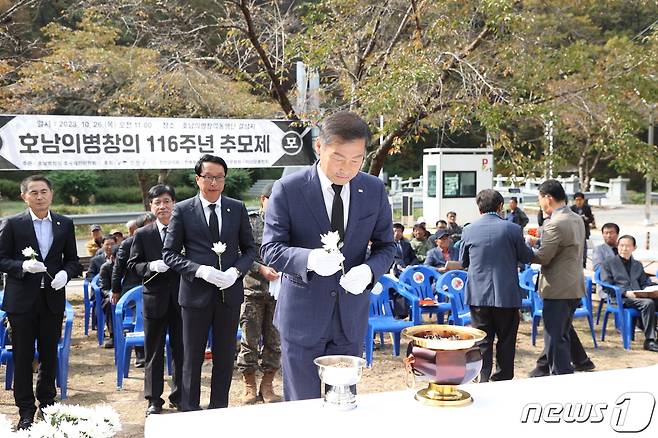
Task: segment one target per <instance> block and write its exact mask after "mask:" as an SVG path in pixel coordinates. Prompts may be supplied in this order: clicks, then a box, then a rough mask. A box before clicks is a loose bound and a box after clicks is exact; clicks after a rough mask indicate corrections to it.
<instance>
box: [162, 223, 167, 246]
mask: <svg viewBox="0 0 658 438" xmlns="http://www.w3.org/2000/svg"><path fill="white" fill-rule="evenodd" d="M166 238H167V227H166V226H164V227H162V243H164V241H165V239H166Z"/></svg>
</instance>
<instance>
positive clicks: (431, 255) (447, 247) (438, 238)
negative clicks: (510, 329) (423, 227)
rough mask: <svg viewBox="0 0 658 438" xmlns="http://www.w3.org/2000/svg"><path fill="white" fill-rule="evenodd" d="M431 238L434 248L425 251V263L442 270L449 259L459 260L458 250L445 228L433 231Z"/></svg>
mask: <svg viewBox="0 0 658 438" xmlns="http://www.w3.org/2000/svg"><path fill="white" fill-rule="evenodd" d="M432 237H433V240H434V243H435V245H436V248H434V249H432V250H430V251H429V252H428V253H427V258H426V259H425V265H427V266H432V267H434V268H437V270H438V271H439V272H443V271H444V268H445V265H446V262H448V261H450V260H459V251H458V250H457V249H456V248H455V247H454V246H453V244H452V239H450V236H449V235H448V232H447V231H446V230H438V231H437V232H436V233H434V236H432Z"/></svg>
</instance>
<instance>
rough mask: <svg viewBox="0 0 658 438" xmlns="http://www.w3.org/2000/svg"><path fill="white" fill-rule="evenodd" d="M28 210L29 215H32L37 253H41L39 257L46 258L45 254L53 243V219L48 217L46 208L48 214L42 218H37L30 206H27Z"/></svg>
mask: <svg viewBox="0 0 658 438" xmlns="http://www.w3.org/2000/svg"><path fill="white" fill-rule="evenodd" d="M28 211H29V212H30V216H32V225H33V226H34V233H35V234H36V235H37V243H38V244H39V253H40V254H41V258H42V259H43V260H46V256H47V255H48V252H49V251H50V247H51V246H52V244H53V219H52V218H51V217H50V210H48V214H47V215H46V217H44V218H43V219H39V218H38V217H37V215H36V214H34V212H33V211H32V209H31V208H28Z"/></svg>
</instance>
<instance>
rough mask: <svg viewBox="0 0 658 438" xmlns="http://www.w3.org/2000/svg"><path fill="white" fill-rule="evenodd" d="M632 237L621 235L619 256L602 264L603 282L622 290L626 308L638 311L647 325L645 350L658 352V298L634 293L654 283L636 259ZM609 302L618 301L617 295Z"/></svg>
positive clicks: (645, 326)
mask: <svg viewBox="0 0 658 438" xmlns="http://www.w3.org/2000/svg"><path fill="white" fill-rule="evenodd" d="M635 246H636V244H635V238H634V237H633V236H629V235H625V236H621V237H620V238H619V240H618V241H617V251H618V255H617V256H615V257H610V258H607V259H605V260H604V261H603V262H602V263H601V279H602V280H603V281H604V282H606V283H610V284H613V285H615V286H619V287H620V288H621V294H622V297H623V298H622V299H623V301H624V303H623V305H624V307H630V308H633V309H637V310H639V312H640V317H641V319H642V323H643V326H644V336H645V340H644V349H645V350H649V351H654V352H658V343H657V342H656V307H657V305H658V299H653V298H638V297H637V296H636V295H635V294H634V293H633V292H632V291H638V290H641V289H643V288H645V287H647V286H651V285H653V284H654V283H652V282H651V280H650V279H649V277H648V276H647V274H645V272H644V268H643V267H642V264H641V263H640V262H638V261H637V260H635V259H634V258H633V251H634V250H635ZM610 299H612V300H613V301H615V298H614V295H612V294H611V296H610Z"/></svg>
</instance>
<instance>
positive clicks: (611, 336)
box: [0, 281, 658, 437]
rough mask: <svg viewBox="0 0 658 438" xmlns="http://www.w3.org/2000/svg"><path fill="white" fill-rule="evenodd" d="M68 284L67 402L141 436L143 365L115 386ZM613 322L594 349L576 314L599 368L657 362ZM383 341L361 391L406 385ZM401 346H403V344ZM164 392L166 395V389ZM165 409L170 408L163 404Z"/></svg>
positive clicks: (526, 361) (524, 351) (522, 366)
mask: <svg viewBox="0 0 658 438" xmlns="http://www.w3.org/2000/svg"><path fill="white" fill-rule="evenodd" d="M68 289H69V292H68V298H69V301H71V303H72V304H73V306H74V308H75V312H76V313H75V321H74V326H73V339H72V350H71V358H70V373H69V386H68V393H69V398H68V399H67V400H66V403H67V404H79V405H82V406H89V405H93V404H97V403H109V404H111V405H112V406H113V407H114V408H115V409H116V410H117V411H118V412H119V414H120V416H121V420H122V424H123V432H122V433H121V434H120V435H119V436H122V437H140V436H143V431H144V411H145V409H146V402H145V400H144V399H143V384H144V373H143V370H142V369H136V368H134V367H131V369H130V377H129V378H128V379H125V380H124V385H123V390H121V391H117V389H116V370H115V368H114V350H106V349H103V348H99V347H98V344H97V342H96V333H95V332H92V331H90V335H89V336H88V337H85V336H84V330H83V318H82V316H83V314H84V307H83V303H82V287H81V282H80V281H76V282H73V284H72V285H70V286H69V288H68ZM613 327H614V323H611V324H609V326H608V333H607V337H606V341H605V342H599V348H598V349H596V350H595V349H594V347H593V342H592V337H591V335H590V332H589V329H588V328H587V323H586V320H585V319H583V318H581V319H579V320H576V329H577V330H578V333H579V335H580V339H581V341H582V342H583V344H584V345H585V348H586V349H587V351H588V353H589V354H590V357H591V358H592V360H593V361H594V363H595V364H596V370H609V369H618V368H632V367H642V366H648V365H654V364H656V363H658V354H656V353H651V352H647V351H645V350H643V349H642V341H643V340H644V336H643V335H642V333H637V334H636V340H635V342H634V343H633V345H632V349H631V350H630V351H625V350H624V349H623V348H622V345H621V339H620V336H619V334H618V333H617V332H616V331H615V330H614V328H613ZM530 329H531V325H530V322H527V321H525V322H522V323H521V325H520V328H519V335H518V340H517V354H516V378H517V379H523V378H526V377H527V375H528V373H529V372H530V370H531V369H532V368H533V367H534V361H535V360H536V358H537V357H538V356H539V354H540V352H541V349H542V345H543V343H542V340H541V333H540V335H539V339H538V341H537V346H536V347H533V346H532V344H531V342H530ZM598 330H600V326H597V338H599V339H600V332H599V331H598ZM385 341H386V345H385V346H384V347H383V348H382V347H379V348H378V349H377V350H375V354H374V362H373V368H372V369H367V370H365V371H364V374H363V379H362V380H361V382H360V383H359V385H358V388H359V392H360V393H369V392H382V391H395V390H400V389H403V388H404V387H405V383H404V371H403V367H402V359H401V357H394V356H392V355H391V351H392V350H391V341H390V338H388V337H387V338H385ZM402 348H403V350H404V348H405V347H404V346H403V347H402ZM594 372H596V371H594ZM1 374H2V375H1V376H0V385H2V386H1V387H2V388H4V372H2V373H1ZM35 380H36V379H35ZM209 386H210V362H209V361H207V362H206V363H205V364H204V368H203V376H202V393H201V404H202V406H204V404H205V405H207V403H208V399H209V391H208V388H209ZM242 388H243V385H242V382H241V380H240V378H239V375H238V373H237V372H236V373H235V374H234V377H233V385H232V387H231V406H239V405H240V403H239V398H240V393H241V391H242ZM275 389H276V390H277V392H279V393H281V391H282V388H281V379H280V376H278V377H277V379H276V380H275ZM164 398H165V399H166V394H165V397H164ZM165 407H166V404H165ZM165 412H169V411H167V410H165ZM0 413H2V414H5V415H7V417H8V418H9V419H10V421H11V422H12V424H15V423H16V422H17V421H18V410H17V408H16V407H15V406H14V400H13V394H12V392H11V391H5V390H2V389H0Z"/></svg>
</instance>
